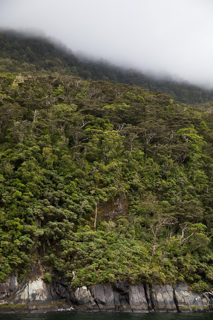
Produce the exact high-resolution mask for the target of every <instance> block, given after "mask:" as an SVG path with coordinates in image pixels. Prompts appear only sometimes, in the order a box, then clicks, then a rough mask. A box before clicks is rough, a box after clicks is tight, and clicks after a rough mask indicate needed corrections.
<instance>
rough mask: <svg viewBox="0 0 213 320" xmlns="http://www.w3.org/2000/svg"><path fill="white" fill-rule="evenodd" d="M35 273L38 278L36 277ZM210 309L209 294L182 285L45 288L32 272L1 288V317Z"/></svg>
mask: <svg viewBox="0 0 213 320" xmlns="http://www.w3.org/2000/svg"><path fill="white" fill-rule="evenodd" d="M36 273H37V275H36ZM212 307H213V295H212V293H208V292H206V293H203V294H197V293H195V292H191V291H190V290H189V288H188V286H187V284H185V283H179V284H176V285H175V286H174V287H172V286H171V285H165V286H162V285H148V284H145V285H144V284H141V283H139V284H138V285H130V284H129V283H128V282H127V281H124V282H120V283H116V284H114V285H110V284H109V285H103V284H98V285H94V286H91V287H86V286H82V287H79V288H76V289H73V288H71V287H70V286H69V285H68V283H67V281H66V279H61V278H60V281H59V280H57V281H55V282H54V283H53V284H51V285H50V284H46V283H45V282H44V281H43V279H42V275H41V273H39V272H37V271H35V270H34V272H33V273H32V274H31V278H30V279H26V278H24V279H23V280H22V282H21V283H20V284H19V283H18V280H17V277H16V276H14V275H12V276H11V277H9V278H8V279H7V281H5V283H2V284H0V313H2V312H31V313H36V312H37V313H38V312H46V311H55V310H58V309H59V310H64V309H67V310H70V311H71V310H72V311H73V310H77V311H78V310H79V311H87V312H88V311H92V312H98V311H105V312H106V311H107V312H116V311H117V312H118V311H121V312H134V313H138V312H140V313H148V312H207V311H211V310H212Z"/></svg>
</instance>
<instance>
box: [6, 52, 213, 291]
mask: <svg viewBox="0 0 213 320" xmlns="http://www.w3.org/2000/svg"><path fill="white" fill-rule="evenodd" d="M5 59H6V58H5ZM25 71H26V70H25ZM212 117H213V115H212V112H211V109H204V110H203V109H199V108H197V109H192V108H190V107H187V106H185V107H183V106H180V105H179V104H178V103H176V102H174V101H173V100H172V99H171V98H170V97H169V96H167V95H165V94H162V93H152V92H149V91H148V90H146V89H143V88H140V87H137V86H128V85H126V84H112V83H110V82H104V81H93V80H87V81H85V80H83V79H80V78H78V77H74V76H71V75H69V76H59V75H58V76H56V75H45V76H33V75H32V74H31V75H29V76H27V75H26V73H25V75H22V76H21V75H13V74H10V73H2V74H1V76H0V161H1V166H0V208H1V209H0V266H1V267H0V281H1V282H3V281H4V280H5V279H6V278H7V276H9V275H10V274H11V272H12V271H14V272H15V273H18V275H19V280H20V279H21V278H22V277H23V276H24V275H26V274H28V272H30V270H31V267H32V265H33V264H34V263H35V261H40V263H41V264H42V265H43V267H44V268H45V274H44V279H45V281H46V282H51V281H52V280H53V278H54V275H55V274H56V273H58V274H60V273H61V274H63V273H65V274H66V276H67V279H68V282H69V283H70V285H71V286H72V287H79V286H81V285H90V284H96V283H108V282H111V283H114V282H117V281H121V280H129V282H130V283H133V284H134V283H137V282H138V281H142V282H149V283H158V284H160V283H175V282H177V281H186V282H188V283H189V284H190V285H191V288H192V289H193V290H196V291H205V290H208V289H210V288H211V287H212V284H213V267H212V261H213V253H212V240H211V237H212V222H213V209H212V199H213V174H212V172H213V171H212V170H213V159H212V154H213V121H212Z"/></svg>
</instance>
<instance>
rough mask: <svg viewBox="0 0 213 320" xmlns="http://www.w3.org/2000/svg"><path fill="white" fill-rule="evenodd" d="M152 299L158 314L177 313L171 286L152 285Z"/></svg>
mask: <svg viewBox="0 0 213 320" xmlns="http://www.w3.org/2000/svg"><path fill="white" fill-rule="evenodd" d="M151 299H152V303H153V307H154V310H155V311H156V312H177V307H176V304H175V299H174V291H173V288H172V287H171V286H170V285H166V286H158V285H152V288H151Z"/></svg>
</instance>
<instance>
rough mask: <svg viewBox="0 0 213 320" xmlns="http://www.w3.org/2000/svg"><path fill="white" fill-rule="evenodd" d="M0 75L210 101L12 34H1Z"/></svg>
mask: <svg viewBox="0 0 213 320" xmlns="http://www.w3.org/2000/svg"><path fill="white" fill-rule="evenodd" d="M0 48H1V50H0V72H8V71H9V72H13V73H16V74H18V73H23V72H25V74H29V73H30V74H35V73H38V72H39V73H43V74H51V73H53V72H54V73H58V74H60V75H65V74H66V75H74V76H80V77H82V78H84V79H93V80H104V81H113V82H114V83H126V84H129V85H137V86H140V87H143V88H147V89H149V90H151V91H153V92H158V91H162V92H164V93H167V94H169V95H170V97H171V98H172V99H174V100H177V101H179V102H181V103H187V104H195V103H204V102H207V101H210V100H213V91H207V90H203V89H201V88H199V87H197V86H194V85H190V84H188V83H178V82H175V81H170V80H154V79H152V78H149V77H148V76H146V75H144V74H143V73H140V72H137V71H135V70H125V69H122V68H119V67H116V66H113V65H110V64H108V63H107V62H103V61H102V62H95V61H89V60H87V61H86V60H85V61H80V60H79V59H78V58H77V57H76V56H75V55H74V54H73V53H72V51H71V50H68V49H67V48H66V47H65V46H63V45H58V44H56V43H53V42H52V41H51V40H50V39H42V38H36V37H29V36H24V35H22V34H19V33H17V32H14V31H1V32H0Z"/></svg>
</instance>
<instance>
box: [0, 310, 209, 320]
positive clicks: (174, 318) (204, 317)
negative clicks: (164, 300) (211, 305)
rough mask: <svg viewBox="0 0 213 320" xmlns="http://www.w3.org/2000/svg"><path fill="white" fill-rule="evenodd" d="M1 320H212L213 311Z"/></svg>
mask: <svg viewBox="0 0 213 320" xmlns="http://www.w3.org/2000/svg"><path fill="white" fill-rule="evenodd" d="M0 319H1V320H31V319H32V320H212V319H213V313H198V314H195V313H187V314H177V313H175V314H172V313H162V314H127V313H96V314H94V313H89V314H88V313H86V314H85V313H72V312H69V313H65V312H57V313H46V314H22V315H21V314H0Z"/></svg>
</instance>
